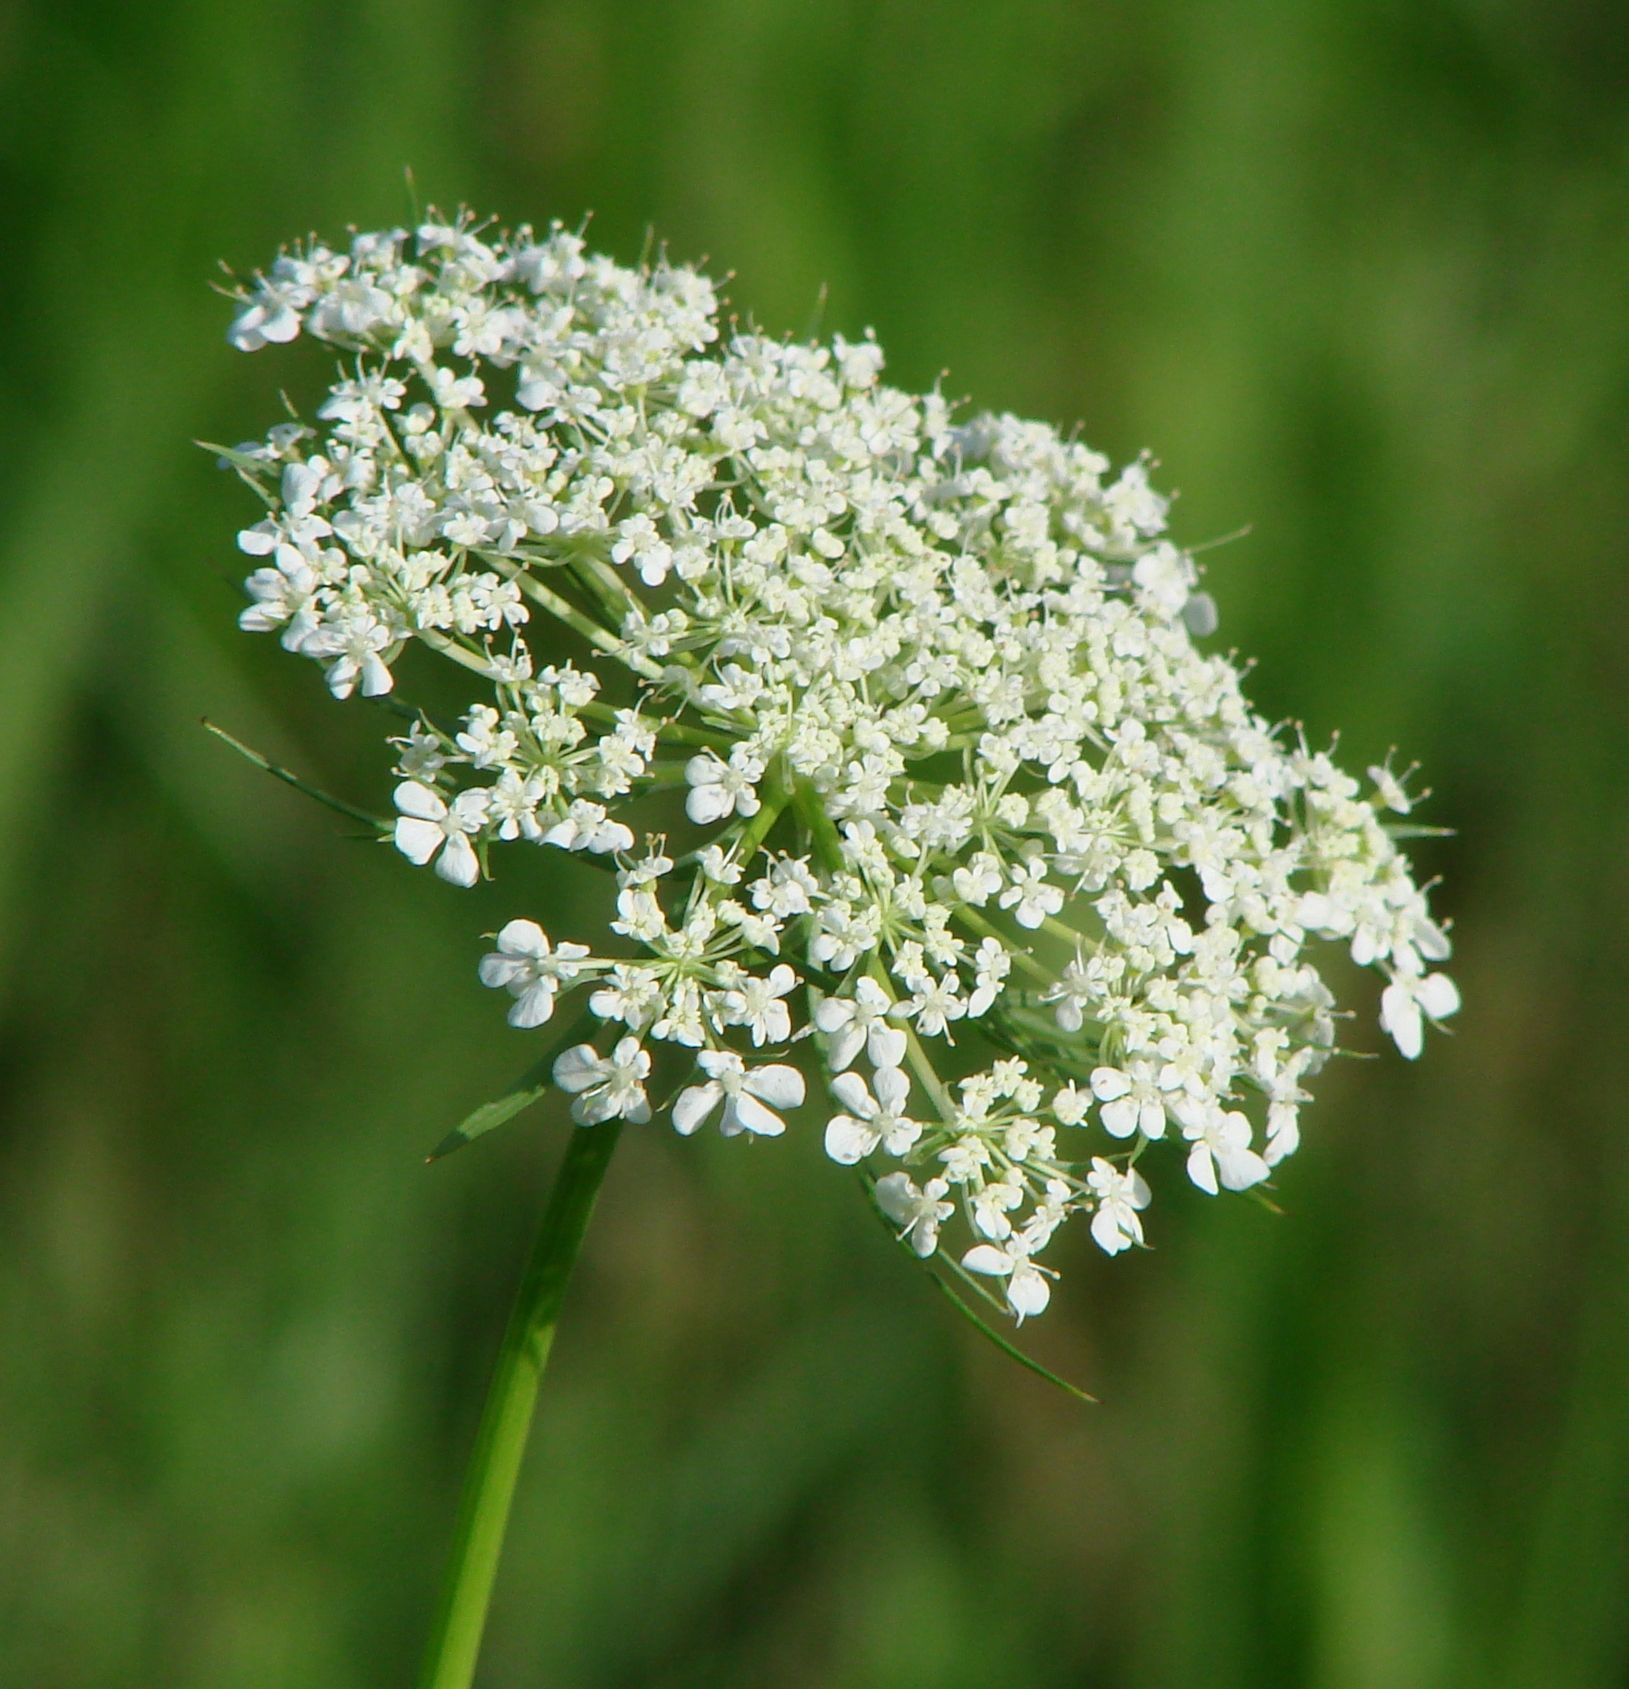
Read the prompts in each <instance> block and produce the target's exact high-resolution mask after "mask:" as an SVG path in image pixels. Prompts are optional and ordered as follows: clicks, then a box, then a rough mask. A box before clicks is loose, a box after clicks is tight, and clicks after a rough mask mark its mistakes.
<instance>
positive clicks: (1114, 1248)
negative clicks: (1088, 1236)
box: [1092, 1208, 1131, 1255]
mask: <svg viewBox="0 0 1629 1689" xmlns="http://www.w3.org/2000/svg"><path fill="white" fill-rule="evenodd" d="M1092 1241H1093V1242H1094V1243H1096V1245H1097V1247H1098V1248H1099V1249H1101V1250H1102V1251H1103V1253H1104V1254H1105V1255H1118V1254H1119V1253H1120V1251H1121V1250H1122V1249H1129V1248H1130V1247H1131V1239H1130V1238H1128V1237H1127V1236H1126V1234H1125V1233H1124V1232H1123V1231H1121V1230H1120V1226H1119V1223H1118V1222H1117V1221H1116V1220H1115V1218H1114V1215H1113V1214H1112V1213H1111V1212H1110V1211H1109V1210H1108V1209H1107V1208H1099V1209H1098V1211H1097V1212H1096V1213H1095V1214H1094V1215H1093V1216H1092Z"/></svg>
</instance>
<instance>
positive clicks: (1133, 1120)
mask: <svg viewBox="0 0 1629 1689" xmlns="http://www.w3.org/2000/svg"><path fill="white" fill-rule="evenodd" d="M1139 1112H1140V1110H1139V1107H1138V1104H1137V1101H1136V1099H1135V1098H1133V1097H1120V1098H1119V1099H1118V1100H1116V1101H1115V1102H1112V1103H1104V1105H1103V1110H1102V1113H1103V1130H1104V1131H1105V1132H1107V1133H1108V1134H1109V1135H1110V1137H1114V1138H1129V1137H1130V1136H1131V1134H1132V1133H1133V1132H1135V1131H1136V1130H1137V1115H1138V1113H1139Z"/></svg>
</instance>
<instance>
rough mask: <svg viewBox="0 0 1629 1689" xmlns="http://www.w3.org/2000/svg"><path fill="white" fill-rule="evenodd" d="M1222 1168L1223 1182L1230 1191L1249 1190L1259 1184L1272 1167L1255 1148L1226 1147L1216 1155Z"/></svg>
mask: <svg viewBox="0 0 1629 1689" xmlns="http://www.w3.org/2000/svg"><path fill="white" fill-rule="evenodd" d="M1216 1162H1217V1165H1218V1166H1219V1167H1220V1168H1221V1170H1222V1183H1223V1184H1224V1185H1226V1186H1227V1188H1228V1189H1229V1190H1230V1191H1247V1190H1249V1189H1250V1187H1251V1186H1252V1185H1259V1184H1260V1183H1261V1181H1262V1180H1263V1179H1265V1178H1266V1177H1267V1175H1268V1173H1269V1172H1270V1171H1271V1169H1270V1168H1269V1167H1268V1165H1267V1163H1266V1162H1265V1161H1263V1160H1262V1159H1261V1157H1260V1156H1259V1155H1257V1154H1256V1152H1255V1151H1254V1150H1253V1149H1224V1150H1219V1151H1218V1152H1217V1155H1216Z"/></svg>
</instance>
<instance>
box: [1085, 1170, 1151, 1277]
mask: <svg viewBox="0 0 1629 1689" xmlns="http://www.w3.org/2000/svg"><path fill="white" fill-rule="evenodd" d="M1086 1183H1087V1185H1088V1186H1090V1188H1091V1192H1092V1195H1093V1196H1095V1197H1096V1198H1097V1212H1096V1213H1095V1214H1093V1215H1092V1238H1093V1240H1094V1241H1095V1242H1096V1244H1097V1246H1098V1248H1099V1249H1101V1250H1102V1251H1103V1253H1104V1254H1105V1255H1118V1254H1119V1253H1120V1251H1121V1250H1122V1249H1129V1248H1130V1247H1131V1246H1132V1244H1134V1243H1141V1242H1142V1241H1143V1222H1142V1219H1141V1217H1140V1214H1139V1210H1140V1209H1144V1208H1146V1207H1147V1206H1148V1197H1149V1193H1148V1184H1147V1181H1146V1180H1145V1179H1144V1178H1143V1176H1142V1174H1141V1173H1139V1172H1138V1171H1137V1170H1136V1168H1134V1167H1128V1168H1127V1169H1126V1171H1125V1172H1123V1173H1122V1172H1121V1171H1120V1169H1119V1168H1118V1167H1116V1166H1115V1165H1114V1163H1113V1162H1112V1161H1105V1160H1104V1159H1103V1157H1102V1156H1100V1155H1094V1156H1093V1157H1092V1170H1091V1172H1089V1173H1088V1174H1087V1175H1086Z"/></svg>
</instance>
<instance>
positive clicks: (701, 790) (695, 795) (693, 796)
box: [684, 786, 735, 827]
mask: <svg viewBox="0 0 1629 1689" xmlns="http://www.w3.org/2000/svg"><path fill="white" fill-rule="evenodd" d="M734 808H735V799H734V798H732V797H731V796H730V794H729V793H728V792H726V791H725V790H724V788H723V787H722V786H693V787H692V788H691V790H690V796H689V797H687V798H686V799H685V800H684V812H685V814H686V815H688V816H689V817H690V819H691V820H692V821H694V822H695V823H696V825H697V826H698V827H710V826H711V825H712V824H713V822H715V821H722V820H723V819H724V817H725V816H726V815H728V814H729V813H730V811H731V810H733V809H734Z"/></svg>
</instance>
